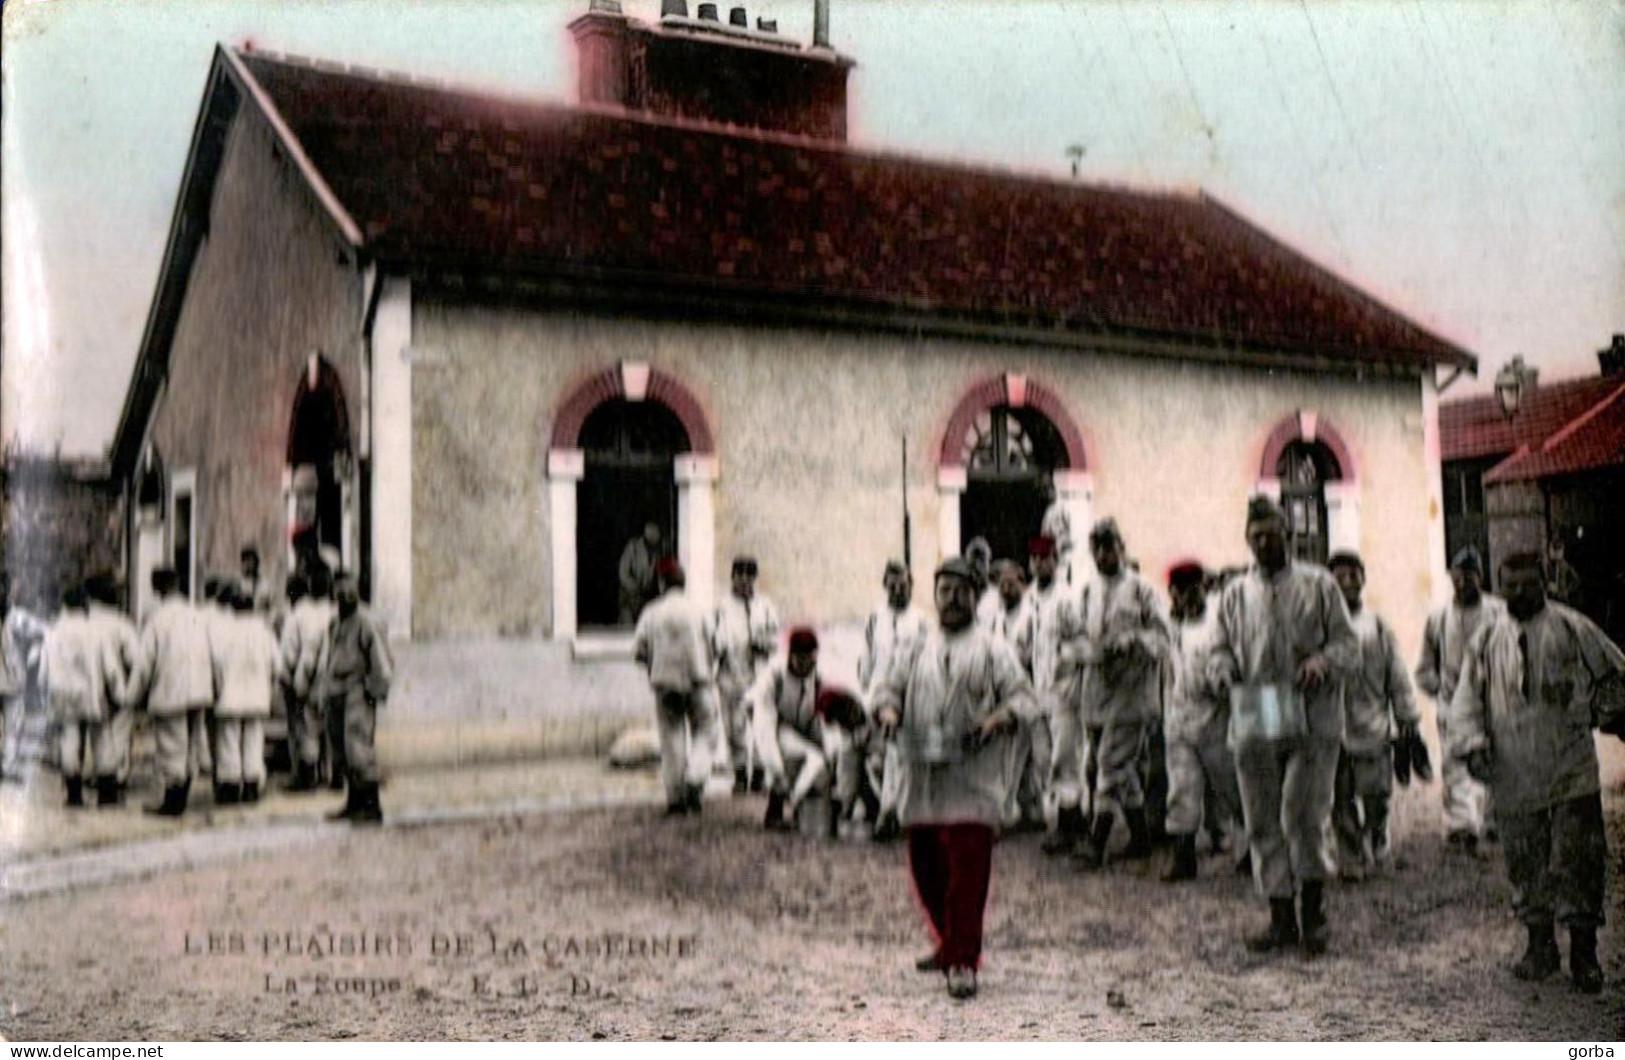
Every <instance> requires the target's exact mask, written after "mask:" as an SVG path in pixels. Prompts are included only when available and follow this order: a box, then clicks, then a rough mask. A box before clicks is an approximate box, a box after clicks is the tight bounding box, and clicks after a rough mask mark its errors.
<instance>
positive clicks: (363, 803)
mask: <svg viewBox="0 0 1625 1060" xmlns="http://www.w3.org/2000/svg"><path fill="white" fill-rule="evenodd" d="M350 786H351V788H352V789H355V788H359V789H360V790H359V791H358V792H357V793H356V808H355V810H354V811H353V812H352V813H351V814H350V823H351V824H383V823H384V809H383V807H382V806H380V805H379V804H378V783H377V781H352V782H351V784H350Z"/></svg>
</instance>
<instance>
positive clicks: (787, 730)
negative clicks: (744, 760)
mask: <svg viewBox="0 0 1625 1060" xmlns="http://www.w3.org/2000/svg"><path fill="white" fill-rule="evenodd" d="M778 739H779V756H780V757H781V758H783V759H784V771H785V774H786V775H785V776H783V777H772V778H769V779H770V780H771V781H772V784H773V788H774V790H776V791H778V792H780V793H781V794H788V795H789V796H790V801H791V802H794V803H799V802H801V801H802V800H803V799H805V798H806V797H807V796H808V795H810V794H812V792H813V789H815V788H825V789H827V787H828V783H829V779H830V763H831V761H833V762H834V764H835V776H836V778H837V784H836V791H835V795H836V797H837V798H840V799H843V800H844V801H846V802H848V803H850V802H851V800H852V798H853V797H854V796H856V795H857V790H858V775H857V757H856V752H855V751H854V750H853V749H852V745H851V743H850V741H848V740H845V739H843V738H842V737H840V736H838V735H834V734H832V735H830V736H828V737H826V739H825V741H824V744H823V746H819V745H818V744H816V743H814V742H813V741H812V740H809V739H807V738H806V737H805V736H803V735H801V733H799V732H797V731H796V730H795V729H793V728H791V727H790V726H788V725H780V726H779V732H778ZM798 762H799V763H800V768H797V766H796V763H798ZM792 772H793V773H794V774H795V778H796V779H795V783H794V784H793V785H792V784H790V782H789V774H790V773H792Z"/></svg>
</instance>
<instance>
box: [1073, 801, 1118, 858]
mask: <svg viewBox="0 0 1625 1060" xmlns="http://www.w3.org/2000/svg"><path fill="white" fill-rule="evenodd" d="M1116 823H1117V822H1116V819H1115V818H1113V817H1112V815H1111V812H1110V811H1107V812H1106V813H1097V814H1095V822H1094V827H1092V828H1091V829H1090V830H1089V837H1088V838H1087V839H1085V840H1084V841H1083V845H1082V846H1080V847H1079V848H1078V852H1077V853H1076V854H1073V855H1072V867H1073V868H1075V869H1077V870H1078V871H1079V872H1084V871H1087V870H1089V869H1103V868H1105V867H1106V847H1107V845H1108V844H1109V843H1110V842H1111V838H1112V825H1114V824H1116Z"/></svg>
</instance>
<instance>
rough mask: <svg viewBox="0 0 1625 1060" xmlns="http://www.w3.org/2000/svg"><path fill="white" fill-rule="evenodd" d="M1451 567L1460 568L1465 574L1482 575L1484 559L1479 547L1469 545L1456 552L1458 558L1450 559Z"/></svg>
mask: <svg viewBox="0 0 1625 1060" xmlns="http://www.w3.org/2000/svg"><path fill="white" fill-rule="evenodd" d="M1450 569H1451V570H1459V571H1462V572H1463V573H1465V574H1477V575H1480V576H1482V575H1483V573H1484V560H1483V559H1482V558H1481V557H1480V556H1479V554H1478V549H1476V548H1474V547H1473V546H1472V545H1468V546H1467V547H1466V548H1464V549H1462V550H1461V551H1460V552H1457V553H1456V558H1455V559H1453V560H1451V561H1450Z"/></svg>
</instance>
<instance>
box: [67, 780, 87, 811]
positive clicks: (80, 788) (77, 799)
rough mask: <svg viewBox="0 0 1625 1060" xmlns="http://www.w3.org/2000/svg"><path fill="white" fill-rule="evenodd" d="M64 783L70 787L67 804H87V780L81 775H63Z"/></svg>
mask: <svg viewBox="0 0 1625 1060" xmlns="http://www.w3.org/2000/svg"><path fill="white" fill-rule="evenodd" d="M62 783H63V784H64V785H66V787H67V789H68V801H67V802H66V803H64V804H63V805H66V806H83V805H84V804H85V782H84V780H83V779H81V778H79V777H63V778H62Z"/></svg>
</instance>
